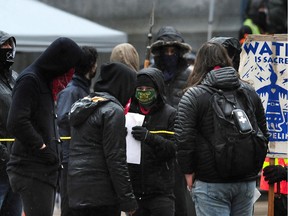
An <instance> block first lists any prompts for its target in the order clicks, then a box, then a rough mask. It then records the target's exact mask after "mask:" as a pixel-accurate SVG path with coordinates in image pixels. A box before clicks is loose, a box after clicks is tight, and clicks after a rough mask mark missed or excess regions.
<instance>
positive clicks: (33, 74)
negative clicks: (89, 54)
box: [7, 38, 82, 186]
mask: <svg viewBox="0 0 288 216" xmlns="http://www.w3.org/2000/svg"><path fill="white" fill-rule="evenodd" d="M81 55H82V51H81V49H80V48H79V46H78V45H77V44H76V43H75V42H74V41H72V40H70V39H68V38H59V39H57V40H55V41H54V42H53V43H52V44H51V45H50V46H49V47H48V48H47V49H46V50H45V51H44V52H43V53H42V55H40V56H39V58H38V59H36V60H35V62H34V63H32V64H31V65H30V66H28V67H27V68H26V69H24V71H22V72H21V74H20V75H19V76H18V78H17V80H16V84H15V86H14V89H13V99H12V105H11V109H10V111H9V116H8V121H7V128H8V130H9V131H10V132H11V134H13V135H14V136H15V137H16V140H15V143H14V144H13V146H12V152H11V157H10V161H9V162H8V165H7V171H8V174H9V172H11V173H16V174H19V175H21V176H26V177H28V178H36V179H38V180H40V181H43V182H46V183H48V184H51V185H53V186H56V182H57V177H58V169H59V163H58V161H59V160H58V155H57V153H58V145H59V141H58V140H59V135H58V133H57V128H56V114H55V111H54V101H53V97H52V90H51V84H52V81H53V79H54V78H56V77H57V76H60V75H62V74H64V73H66V72H68V70H69V69H70V68H72V67H74V66H75V65H76V63H77V62H78V61H79V59H80V58H81ZM44 143H45V144H46V146H47V147H46V148H47V149H45V150H44V151H42V150H41V151H40V150H39V149H40V148H41V147H42V145H43V144H44ZM48 153H49V154H48ZM48 156H49V157H48ZM51 161H55V162H54V163H51Z"/></svg>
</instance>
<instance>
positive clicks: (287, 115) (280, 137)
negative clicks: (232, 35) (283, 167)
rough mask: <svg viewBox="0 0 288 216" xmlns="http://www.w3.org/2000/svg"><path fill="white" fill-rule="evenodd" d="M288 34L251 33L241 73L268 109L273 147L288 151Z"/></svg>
mask: <svg viewBox="0 0 288 216" xmlns="http://www.w3.org/2000/svg"><path fill="white" fill-rule="evenodd" d="M287 36H288V35H274V36H271V35H249V36H248V38H247V39H246V41H245V43H244V44H243V46H242V52H241V62H240V67H239V73H240V77H241V79H243V80H247V81H249V82H250V83H252V84H253V86H254V88H255V90H256V91H257V93H258V94H259V96H260V98H261V100H262V103H263V106H264V108H265V110H266V119H267V126H268V129H269V132H270V134H271V137H270V143H269V145H270V146H269V147H270V151H271V152H274V153H285V154H287V153H288V134H287V128H288V91H287V89H288V42H287Z"/></svg>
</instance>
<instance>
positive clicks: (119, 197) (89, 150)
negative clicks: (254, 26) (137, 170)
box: [67, 63, 137, 212]
mask: <svg viewBox="0 0 288 216" xmlns="http://www.w3.org/2000/svg"><path fill="white" fill-rule="evenodd" d="M135 82H136V73H135V71H133V70H132V69H130V68H129V67H127V66H126V65H124V64H121V63H111V64H104V65H102V67H101V71H100V77H99V79H98V80H97V81H96V84H95V91H96V92H95V93H91V94H90V95H89V97H87V98H84V99H80V100H78V101H77V102H75V103H74V104H73V105H72V109H71V113H70V125H71V127H72V129H71V137H72V139H71V142H70V151H69V161H68V179H67V181H68V183H67V185H68V196H69V205H70V206H71V207H73V208H81V207H95V206H96V207H97V206H107V205H116V204H120V208H121V211H125V212H126V211H131V210H133V209H136V207H137V202H136V200H135V197H134V195H133V191H132V185H131V182H130V177H129V172H128V167H127V162H126V140H125V139H126V130H125V116H124V110H123V106H125V104H126V103H127V102H128V100H129V98H130V97H131V96H132V94H133V91H134V88H135Z"/></svg>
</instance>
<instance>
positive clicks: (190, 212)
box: [174, 163, 196, 216]
mask: <svg viewBox="0 0 288 216" xmlns="http://www.w3.org/2000/svg"><path fill="white" fill-rule="evenodd" d="M174 194H175V216H196V211H195V204H194V202H193V201H192V198H191V196H190V193H189V191H188V190H187V183H186V179H185V175H184V174H183V173H182V172H181V170H180V167H179V165H178V163H175V186H174Z"/></svg>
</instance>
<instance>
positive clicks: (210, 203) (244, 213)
mask: <svg viewBox="0 0 288 216" xmlns="http://www.w3.org/2000/svg"><path fill="white" fill-rule="evenodd" d="M255 188H256V181H249V182H237V183H207V182H202V181H199V180H196V181H195V183H194V185H193V188H192V198H193V200H194V202H195V208H196V214H197V216H212V215H215V216H252V212H253V196H254V191H255Z"/></svg>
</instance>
